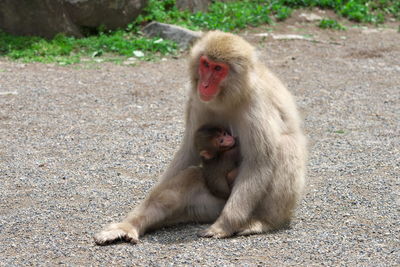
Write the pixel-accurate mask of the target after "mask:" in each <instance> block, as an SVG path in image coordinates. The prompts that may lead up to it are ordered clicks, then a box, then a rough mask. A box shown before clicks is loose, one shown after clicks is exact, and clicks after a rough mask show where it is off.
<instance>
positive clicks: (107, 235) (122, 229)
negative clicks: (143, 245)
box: [94, 223, 139, 246]
mask: <svg viewBox="0 0 400 267" xmlns="http://www.w3.org/2000/svg"><path fill="white" fill-rule="evenodd" d="M118 240H125V241H127V242H130V243H132V244H137V243H138V242H139V234H138V232H137V231H136V229H135V228H134V227H133V226H132V225H131V224H129V223H113V224H110V225H109V226H107V227H106V228H105V229H104V230H103V231H101V232H100V233H97V234H96V235H95V236H94V242H95V243H96V244H97V245H100V246H104V245H108V244H111V243H113V242H115V241H118Z"/></svg>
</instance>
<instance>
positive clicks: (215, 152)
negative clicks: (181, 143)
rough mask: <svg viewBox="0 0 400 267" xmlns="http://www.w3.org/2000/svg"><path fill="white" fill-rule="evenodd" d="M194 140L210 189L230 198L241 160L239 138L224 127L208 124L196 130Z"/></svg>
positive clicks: (216, 193) (224, 197)
mask: <svg viewBox="0 0 400 267" xmlns="http://www.w3.org/2000/svg"><path fill="white" fill-rule="evenodd" d="M194 142H195V147H196V149H197V151H198V152H199V154H200V156H201V159H202V168H203V176H204V179H205V181H206V185H207V187H208V189H209V190H210V192H211V193H212V194H213V195H214V196H216V197H219V198H223V199H228V198H229V195H230V193H231V190H232V186H233V183H234V180H235V178H236V176H237V172H238V167H239V165H240V161H241V156H240V150H239V145H238V140H237V139H235V138H234V137H233V136H232V135H231V134H230V133H229V132H228V131H227V130H225V129H223V128H222V127H219V126H213V125H209V124H207V125H204V126H202V127H201V128H199V129H198V130H197V131H196V134H195V138H194Z"/></svg>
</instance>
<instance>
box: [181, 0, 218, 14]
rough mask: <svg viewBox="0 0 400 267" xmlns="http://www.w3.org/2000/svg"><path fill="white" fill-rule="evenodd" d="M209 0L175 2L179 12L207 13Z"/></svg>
mask: <svg viewBox="0 0 400 267" xmlns="http://www.w3.org/2000/svg"><path fill="white" fill-rule="evenodd" d="M209 4H211V0H176V7H177V8H178V9H180V10H189V11H191V12H198V11H203V12H205V11H207V9H208V5H209Z"/></svg>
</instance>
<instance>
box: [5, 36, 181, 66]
mask: <svg viewBox="0 0 400 267" xmlns="http://www.w3.org/2000/svg"><path fill="white" fill-rule="evenodd" d="M135 51H141V52H142V54H143V56H141V58H142V59H144V60H149V59H153V58H155V57H156V55H157V54H160V55H168V54H174V53H176V51H177V45H176V44H175V43H173V42H171V41H168V40H163V39H160V38H143V37H141V36H138V35H137V34H132V33H129V32H125V31H122V30H120V31H115V32H112V33H109V34H106V33H100V34H99V35H95V36H89V37H86V38H82V39H76V38H74V37H66V36H63V35H57V36H56V37H55V38H54V39H52V40H46V39H43V38H40V37H19V36H12V35H9V34H6V33H4V32H0V54H1V55H6V56H8V57H10V58H12V59H20V60H22V61H24V62H32V61H37V62H43V63H49V62H57V63H60V64H72V63H77V62H80V60H81V58H82V57H99V56H104V55H107V54H115V55H118V56H126V57H132V56H135V54H134V52H135Z"/></svg>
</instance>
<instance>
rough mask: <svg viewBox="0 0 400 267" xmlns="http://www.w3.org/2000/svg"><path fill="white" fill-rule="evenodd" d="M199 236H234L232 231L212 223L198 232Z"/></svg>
mask: <svg viewBox="0 0 400 267" xmlns="http://www.w3.org/2000/svg"><path fill="white" fill-rule="evenodd" d="M197 236H199V237H208V238H227V237H230V236H232V233H230V232H227V231H225V230H223V229H222V228H220V227H217V226H214V225H211V226H210V227H208V228H207V229H204V230H202V231H200V232H198V233H197Z"/></svg>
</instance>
